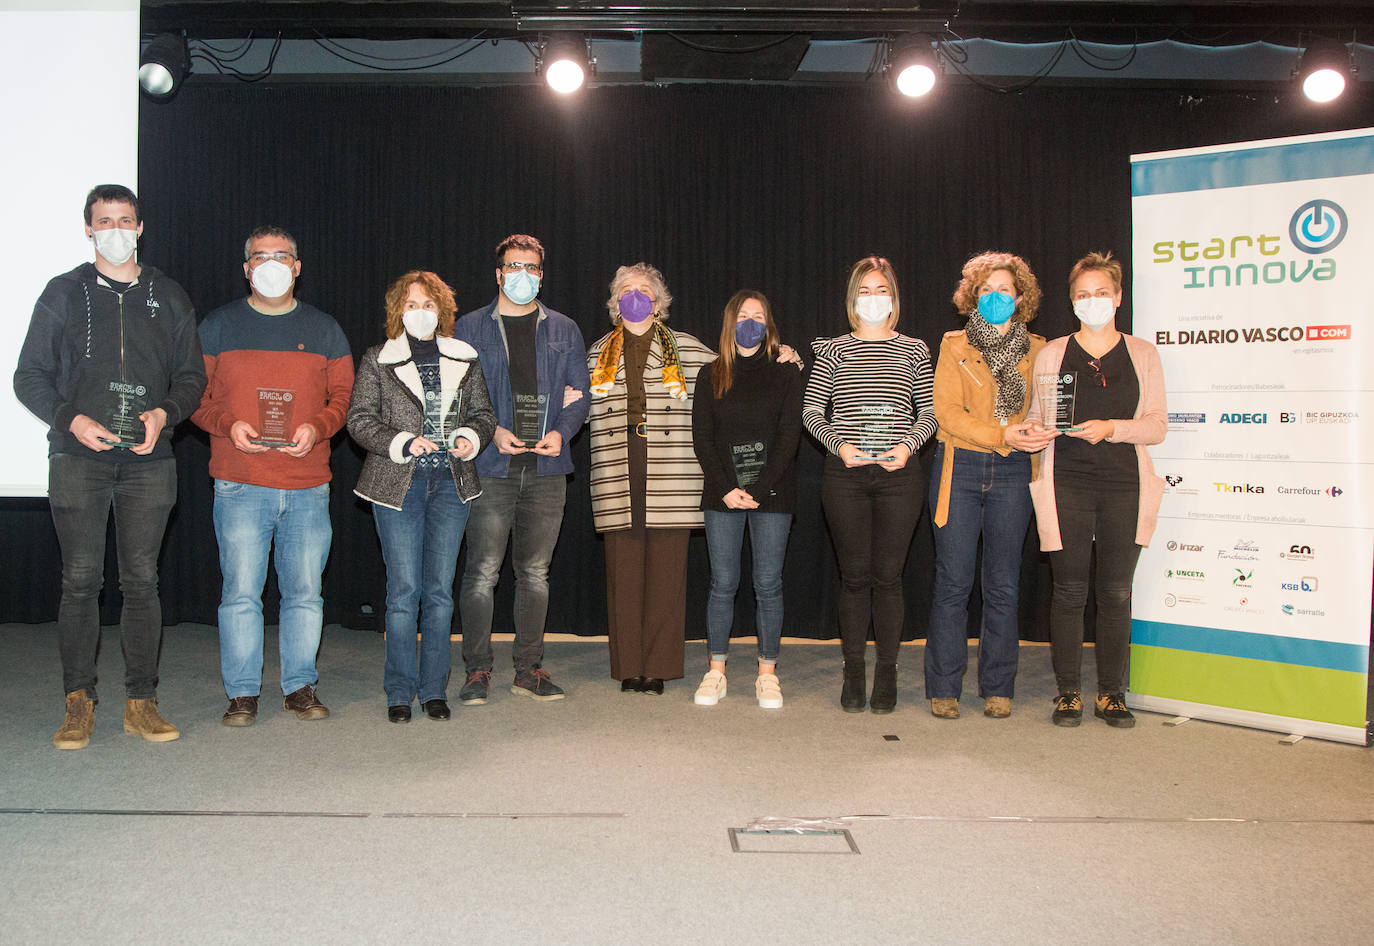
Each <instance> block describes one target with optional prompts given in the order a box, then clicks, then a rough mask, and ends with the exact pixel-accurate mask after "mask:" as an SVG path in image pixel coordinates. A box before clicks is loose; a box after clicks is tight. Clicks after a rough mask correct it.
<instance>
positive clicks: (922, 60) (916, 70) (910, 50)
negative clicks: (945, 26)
mask: <svg viewBox="0 0 1374 946" xmlns="http://www.w3.org/2000/svg"><path fill="white" fill-rule="evenodd" d="M887 73H888V76H889V78H891V80H892V84H893V85H894V86H895V87H896V89H897V91H898V92H900V93H902V94H903V95H905V96H909V97H911V98H918V97H920V96H922V95H926V94H928V93H929V92H930V90H931V89H933V88H935V82H936V80H937V79H938V78H939V77H940V60H939V57H938V56H937V55H936V54H935V48H934V46H932V45H931V42H930V39H929V37H927V36H925V35H924V34H921V33H908V34H906V35H905V36H902V37H900V38H898V39H896V40H894V41H893V42H892V46H891V51H890V52H889V53H888V58H887Z"/></svg>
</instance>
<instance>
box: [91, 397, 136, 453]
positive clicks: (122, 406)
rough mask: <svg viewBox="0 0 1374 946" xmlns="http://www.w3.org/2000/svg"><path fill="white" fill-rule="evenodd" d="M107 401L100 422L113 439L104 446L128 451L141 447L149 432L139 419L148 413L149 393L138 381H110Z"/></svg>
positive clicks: (105, 398)
mask: <svg viewBox="0 0 1374 946" xmlns="http://www.w3.org/2000/svg"><path fill="white" fill-rule="evenodd" d="M104 401H105V404H104V406H103V408H102V411H101V416H100V417H99V418H97V420H99V421H100V423H101V424H103V425H104V427H105V429H106V430H108V431H109V432H110V434H111V436H112V437H113V438H114V439H113V440H109V439H107V440H105V442H106V443H108V444H112V445H113V446H116V447H122V448H124V449H126V450H127V449H129V448H130V447H137V446H138V445H139V444H141V443H142V442H143V438H144V437H145V436H147V429H146V428H145V427H144V426H143V421H142V420H141V419H140V418H139V415H140V414H142V413H143V412H144V411H146V410H147V409H148V389H147V388H145V387H144V386H143V385H141V384H139V383H137V382H135V381H111V382H110V383H109V385H108V386H107V387H106V389H105V397H104Z"/></svg>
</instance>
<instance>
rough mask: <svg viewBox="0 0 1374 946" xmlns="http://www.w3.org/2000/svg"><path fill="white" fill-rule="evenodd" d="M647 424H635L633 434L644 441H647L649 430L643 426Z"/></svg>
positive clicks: (641, 422) (644, 422) (643, 422)
mask: <svg viewBox="0 0 1374 946" xmlns="http://www.w3.org/2000/svg"><path fill="white" fill-rule="evenodd" d="M647 423H648V422H647V421H640V422H639V423H637V424H635V434H636V435H637V436H640V437H643V438H644V439H645V440H648V439H649V430H648V428H647V427H646V426H645V424H647Z"/></svg>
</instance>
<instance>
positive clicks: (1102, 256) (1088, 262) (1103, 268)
mask: <svg viewBox="0 0 1374 946" xmlns="http://www.w3.org/2000/svg"><path fill="white" fill-rule="evenodd" d="M1094 272H1095V273H1106V274H1107V277H1108V278H1109V279H1111V281H1112V285H1113V286H1115V287H1116V291H1117V292H1120V291H1121V263H1119V262H1118V261H1117V260H1115V259H1113V258H1112V254H1111V253H1110V252H1107V253H1089V254H1088V255H1087V256H1085V257H1083V258H1082V259H1081V260H1079V261H1078V262H1077V263H1074V264H1073V269H1071V270H1069V294H1070V295H1072V294H1073V284H1074V283H1076V282H1078V277H1079V276H1082V275H1083V274H1084V273H1094Z"/></svg>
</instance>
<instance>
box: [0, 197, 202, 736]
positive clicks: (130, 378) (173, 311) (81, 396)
mask: <svg viewBox="0 0 1374 946" xmlns="http://www.w3.org/2000/svg"><path fill="white" fill-rule="evenodd" d="M85 216H86V236H87V237H89V238H90V239H91V241H92V243H93V244H94V245H95V262H94V263H83V264H81V265H80V266H78V267H77V268H76V269H73V270H72V271H71V272H69V273H63V274H62V275H61V276H57V277H55V278H53V279H52V280H51V281H50V282H49V283H48V285H47V288H45V289H44V290H43V294H42V295H41V296H40V297H39V298H38V303H37V304H36V305H35V306H34V309H33V318H32V319H31V320H30V322H29V331H28V335H27V336H26V337H25V339H24V347H23V349H21V351H20V353H19V362H18V367H16V369H15V372H14V393H15V394H16V396H18V398H19V400H20V402H21V403H22V404H23V405H24V406H25V407H27V408H28V409H29V410H30V411H32V412H33V413H34V414H35V415H36V416H37V417H38V418H39V419H40V420H42V421H44V422H45V423H47V424H48V425H49V428H50V429H49V430H48V499H49V502H50V504H51V506H52V518H53V524H54V525H55V526H56V529H57V541H58V544H59V546H60V547H61V550H62V602H61V605H60V606H59V609H58V613H57V634H58V645H59V648H60V650H61V654H62V683H63V689H64V690H65V692H66V694H67V704H66V717H65V719H64V720H63V723H62V728H61V729H59V730H58V731H57V733H56V734H55V735H54V736H53V745H54V746H55V747H56V748H58V749H82V748H84V747H85V746H86V745H87V744H88V743H89V742H90V738H91V733H92V732H93V731H94V729H95V711H94V706H95V703H96V693H95V683H96V673H95V655H96V649H97V646H98V645H99V642H100V612H99V601H98V599H99V595H100V589H101V586H102V584H103V583H104V571H105V533H106V530H107V528H108V523H109V518H110V508H111V506H113V507H114V520H115V532H116V546H117V548H118V553H119V554H118V557H119V587H120V591H121V593H122V594H123V598H124V608H123V611H122V613H121V615H120V622H119V632H120V638H121V644H122V647H123V651H124V668H125V672H124V689H125V695H126V697H127V704H126V707H125V710H124V731H125V732H130V733H137V734H138V735H140V736H142V737H143V738H144V739H146V740H148V741H150V742H169V741H171V740H173V739H176V738H178V737H179V736H180V735H181V734H180V733H179V732H178V731H177V729H176V727H175V726H173V725H172V724H171V723H169V722H167V721H166V720H165V719H163V717H162V714H161V712H160V711H159V710H158V705H157V660H158V650H159V647H160V645H161V642H162V606H161V603H160V602H159V600H158V588H157V559H158V550H159V548H160V547H161V545H162V535H163V532H164V531H165V530H166V527H167V517H168V515H169V514H170V513H171V511H172V506H173V505H174V504H175V502H176V485H177V474H176V460H175V459H174V458H173V457H172V447H171V440H172V428H173V427H175V426H176V425H177V424H178V423H180V422H181V421H183V420H185V419H186V418H188V417H190V416H191V413H192V412H193V411H194V410H195V409H196V407H197V406H198V405H199V404H200V396H201V392H202V391H204V389H205V364H204V360H203V359H202V358H201V353H200V341H199V339H198V337H197V335H196V318H195V310H194V309H193V308H192V306H191V300H190V299H189V298H188V297H187V295H186V292H185V291H184V290H183V289H182V288H181V287H180V286H179V285H177V284H176V283H175V282H173V281H172V280H170V279H168V278H167V277H166V276H164V275H163V274H162V273H160V272H159V271H157V270H156V269H154V268H153V267H151V266H142V265H140V264H139V263H138V262H137V261H136V259H135V257H134V250H135V248H136V245H137V243H138V238H139V236H140V235H142V233H143V221H142V218H141V216H140V213H139V207H138V198H137V197H135V196H134V193H133V191H131V190H129V189H128V188H127V187H122V186H120V185H117V184H102V185H100V186H97V187H95V188H93V189H92V190H91V192H90V193H89V194H88V195H87V196H86V211H85Z"/></svg>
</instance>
